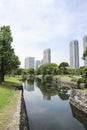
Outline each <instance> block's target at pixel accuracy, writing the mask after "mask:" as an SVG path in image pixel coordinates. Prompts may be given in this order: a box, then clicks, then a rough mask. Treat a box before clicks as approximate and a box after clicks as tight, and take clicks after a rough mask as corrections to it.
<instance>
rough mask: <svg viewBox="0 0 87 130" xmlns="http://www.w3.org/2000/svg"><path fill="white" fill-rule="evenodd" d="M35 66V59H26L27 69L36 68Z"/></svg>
mask: <svg viewBox="0 0 87 130" xmlns="http://www.w3.org/2000/svg"><path fill="white" fill-rule="evenodd" d="M34 66H35V58H34V57H27V58H25V69H29V68H34Z"/></svg>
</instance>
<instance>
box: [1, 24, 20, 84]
mask: <svg viewBox="0 0 87 130" xmlns="http://www.w3.org/2000/svg"><path fill="white" fill-rule="evenodd" d="M12 42H13V38H12V35H11V30H10V26H3V27H1V28H0V82H3V81H4V75H5V74H6V73H10V72H11V71H12V70H15V69H16V68H17V67H18V66H19V65H20V61H19V58H18V56H16V55H15V52H14V49H13V48H12V46H11V43H12Z"/></svg>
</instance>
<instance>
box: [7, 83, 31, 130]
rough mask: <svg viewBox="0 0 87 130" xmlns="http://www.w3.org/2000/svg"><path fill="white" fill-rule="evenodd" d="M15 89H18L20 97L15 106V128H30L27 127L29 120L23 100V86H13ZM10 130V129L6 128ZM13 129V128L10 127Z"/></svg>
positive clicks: (27, 129) (26, 129)
mask: <svg viewBox="0 0 87 130" xmlns="http://www.w3.org/2000/svg"><path fill="white" fill-rule="evenodd" d="M14 88H15V91H20V99H19V100H18V106H17V108H18V109H17V110H16V113H17V119H18V121H17V119H16V118H15V121H16V123H15V126H16V128H14V129H15V130H30V129H29V120H28V116H27V111H26V105H25V101H24V95H23V86H15V87H14ZM8 130H10V129H8ZM12 130H13V129H12Z"/></svg>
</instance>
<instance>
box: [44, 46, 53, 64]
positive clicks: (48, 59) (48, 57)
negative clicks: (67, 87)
mask: <svg viewBox="0 0 87 130" xmlns="http://www.w3.org/2000/svg"><path fill="white" fill-rule="evenodd" d="M44 63H51V49H49V48H48V49H46V50H44V52H43V64H44Z"/></svg>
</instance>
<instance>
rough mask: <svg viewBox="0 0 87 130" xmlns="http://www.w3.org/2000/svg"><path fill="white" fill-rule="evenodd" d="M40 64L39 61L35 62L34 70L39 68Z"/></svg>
mask: <svg viewBox="0 0 87 130" xmlns="http://www.w3.org/2000/svg"><path fill="white" fill-rule="evenodd" d="M40 64H41V62H40V60H36V69H37V68H39V67H40Z"/></svg>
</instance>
